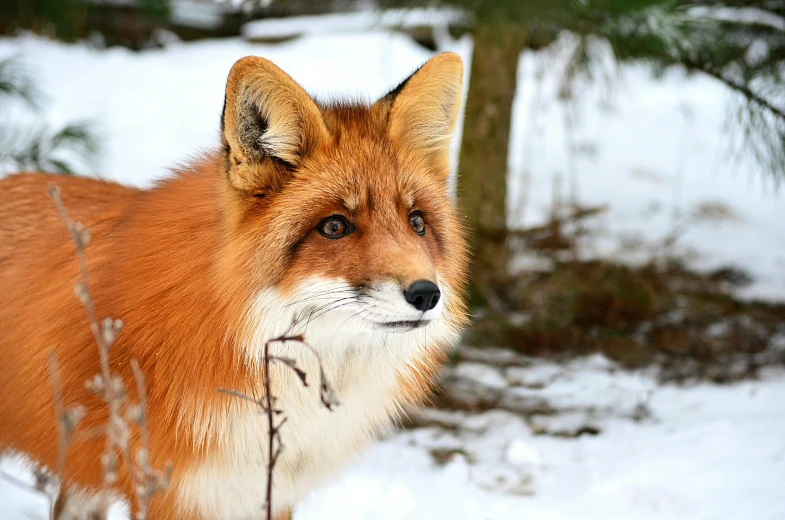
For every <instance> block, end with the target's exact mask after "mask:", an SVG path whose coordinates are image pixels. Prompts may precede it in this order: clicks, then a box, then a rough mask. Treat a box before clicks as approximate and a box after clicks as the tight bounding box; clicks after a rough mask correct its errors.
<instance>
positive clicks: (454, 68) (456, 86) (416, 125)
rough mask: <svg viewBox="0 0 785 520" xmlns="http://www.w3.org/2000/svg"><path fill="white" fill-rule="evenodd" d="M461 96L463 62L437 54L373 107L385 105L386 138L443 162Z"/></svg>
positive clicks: (447, 54) (447, 53)
mask: <svg viewBox="0 0 785 520" xmlns="http://www.w3.org/2000/svg"><path fill="white" fill-rule="evenodd" d="M462 94H463V62H462V61H461V58H460V57H459V56H458V55H457V54H455V53H452V52H444V53H441V54H437V55H436V56H434V57H433V58H431V59H430V60H428V61H427V62H425V64H424V65H423V66H422V67H420V68H419V69H418V70H417V71H416V72H414V74H412V75H411V76H409V77H408V78H407V79H406V80H404V81H403V82H402V83H401V84H400V85H398V86H397V87H396V88H395V89H393V90H392V91H391V92H390V93H388V94H387V95H386V96H384V97H383V98H381V99H380V100H379V101H377V103H376V104H377V105H382V106H384V105H386V106H387V108H388V110H389V112H388V118H387V120H388V130H389V133H390V138H391V139H392V140H394V141H397V142H399V143H401V144H402V145H403V146H405V147H408V148H410V149H414V150H418V151H420V152H423V153H425V154H428V155H431V154H438V155H442V156H443V157H444V158H445V159H446V154H447V151H448V148H449V146H450V141H451V140H452V136H453V131H454V130H455V123H456V121H457V120H458V114H459V112H460V107H461V99H462Z"/></svg>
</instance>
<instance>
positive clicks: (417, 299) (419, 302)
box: [403, 280, 442, 312]
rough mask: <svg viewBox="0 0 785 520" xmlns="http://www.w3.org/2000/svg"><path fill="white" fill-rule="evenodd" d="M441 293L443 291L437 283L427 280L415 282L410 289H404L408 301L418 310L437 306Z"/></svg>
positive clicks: (426, 309)
mask: <svg viewBox="0 0 785 520" xmlns="http://www.w3.org/2000/svg"><path fill="white" fill-rule="evenodd" d="M441 294H442V293H441V292H440V291H439V288H438V287H436V284H435V283H432V282H428V281H426V280H420V281H419V282H414V283H413V284H411V285H410V286H409V288H408V289H406V290H405V291H403V296H404V297H405V298H406V301H407V302H409V303H411V304H412V305H413V306H414V308H415V309H417V310H418V311H423V312H425V311H429V310H431V309H433V308H434V307H436V304H437V303H439V297H440V296H441Z"/></svg>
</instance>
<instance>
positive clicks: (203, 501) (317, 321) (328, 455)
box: [178, 281, 450, 520]
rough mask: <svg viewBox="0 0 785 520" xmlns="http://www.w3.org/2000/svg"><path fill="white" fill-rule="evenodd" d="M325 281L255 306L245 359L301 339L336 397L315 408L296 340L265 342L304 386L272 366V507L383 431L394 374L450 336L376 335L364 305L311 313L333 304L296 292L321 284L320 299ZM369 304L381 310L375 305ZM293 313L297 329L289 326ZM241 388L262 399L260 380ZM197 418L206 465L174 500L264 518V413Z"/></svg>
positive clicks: (434, 330)
mask: <svg viewBox="0 0 785 520" xmlns="http://www.w3.org/2000/svg"><path fill="white" fill-rule="evenodd" d="M324 285H325V282H323V281H320V282H318V284H315V283H313V282H312V283H311V284H310V285H309V286H308V287H306V288H303V289H301V290H300V291H299V292H298V294H297V295H295V296H290V297H289V298H287V299H286V300H283V299H281V298H280V297H278V296H277V295H276V294H275V293H274V292H272V291H266V292H265V293H263V294H261V295H260V296H259V297H258V298H257V300H256V302H255V304H254V306H253V308H252V313H251V316H252V317H251V326H250V327H249V337H248V340H247V342H246V344H245V348H244V356H245V359H246V362H248V360H251V361H250V362H253V363H258V360H259V359H261V357H262V356H261V352H262V349H263V347H264V343H265V342H266V341H268V340H269V339H271V338H274V337H278V336H280V335H284V334H299V333H304V334H305V338H306V340H307V341H308V343H309V344H311V345H313V346H314V347H315V348H316V349H317V350H318V351H319V353H320V355H321V357H322V363H323V368H324V371H325V373H326V374H327V377H328V379H329V381H330V382H331V383H332V385H333V387H334V389H335V391H336V394H337V397H338V399H339V400H340V401H341V404H340V405H339V406H338V407H336V408H335V409H334V410H333V411H329V410H327V409H326V408H325V407H324V406H323V405H322V403H321V401H320V399H319V393H318V379H319V367H318V363H317V361H316V357H315V356H314V355H313V354H312V353H311V352H310V351H308V350H307V349H306V348H305V347H303V346H302V345H300V344H298V343H297V342H289V343H286V344H284V345H281V344H277V343H271V354H273V355H279V356H285V357H290V358H294V359H296V360H297V363H298V366H299V367H300V368H302V369H303V370H304V371H305V372H306V374H307V376H308V380H309V382H310V383H311V384H310V385H309V387H307V388H303V386H302V384H301V383H300V382H299V380H298V379H297V378H296V376H295V375H294V374H293V373H292V372H291V371H290V370H289V369H288V368H286V367H284V366H283V365H281V364H280V363H274V364H273V365H272V367H271V378H270V379H271V382H272V384H273V386H274V388H273V392H272V393H273V395H274V396H275V397H276V398H277V399H278V401H277V403H276V407H277V408H278V409H281V410H283V412H284V416H285V417H286V418H287V421H286V424H285V425H284V426H283V427H282V429H281V430H280V439H281V442H282V444H283V451H282V454H281V456H280V458H279V459H278V462H277V464H276V466H275V469H274V474H273V485H274V491H273V506H274V509H275V510H281V509H284V508H288V507H291V506H293V505H294V504H295V503H296V502H297V501H299V500H300V499H301V498H302V497H303V495H304V494H305V493H306V492H308V491H309V490H310V489H312V488H313V487H314V486H317V485H319V484H322V483H324V482H325V481H326V480H327V479H328V478H329V477H330V476H332V475H334V474H335V473H336V471H337V470H339V469H340V468H341V467H343V466H344V465H345V464H346V463H347V462H349V461H351V459H352V458H353V456H354V455H356V454H357V453H358V451H359V450H360V449H361V448H362V447H363V446H364V445H366V444H367V443H368V442H369V441H370V440H372V439H373V438H374V436H375V435H376V434H377V433H378V432H379V431H380V429H382V428H384V427H386V426H387V425H389V424H390V419H391V417H392V416H394V415H395V413H396V412H397V410H398V406H399V403H400V390H399V389H398V387H397V385H398V384H399V378H400V377H402V376H403V377H405V374H406V373H407V369H408V370H411V368H410V367H411V363H412V361H413V360H414V359H415V358H416V357H418V356H419V355H421V354H423V353H424V352H425V351H426V349H428V348H429V345H431V346H432V345H433V344H434V340H442V341H443V340H444V339H445V336H449V335H450V332H449V331H448V330H445V328H444V327H443V326H440V321H439V320H438V319H435V320H434V321H432V322H431V324H429V325H428V326H426V327H422V328H419V329H415V330H412V331H409V332H404V333H400V332H396V333H383V332H379V331H377V330H375V329H374V328H373V327H371V326H369V325H368V322H366V321H363V319H362V317H361V314H362V304H357V305H354V306H353V305H348V306H343V305H342V306H341V309H339V310H336V311H335V312H327V313H324V314H321V315H319V316H316V314H315V313H313V308H314V305H317V306H319V307H321V306H323V305H329V304H330V300H329V299H328V300H327V302H326V303H325V302H324V301H321V300H323V299H324V298H321V299H317V300H316V301H313V300H314V299H313V298H311V299H308V298H306V297H305V296H303V295H304V294H305V295H307V294H309V291H310V293H313V292H314V289H313V287H318V288H319V293H318V294H320V295H321V294H325V292H324ZM341 294H342V293H340V292H335V291H334V292H333V294H332V296H329V297H326V298H332V299H333V300H335V299H337V298H340V297H341V296H340V295H341ZM304 299H305V300H304ZM293 302H297V304H294V303H293ZM305 302H307V304H306V303H305ZM304 305H305V307H304ZM366 305H367V304H366ZM374 305H375V307H378V306H379V303H378V301H376V302H375V303H374ZM309 309H310V312H311V316H310V317H309V318H308V319H307V320H303V319H302V317H303V316H304V314H303V312H305V311H308V310H309ZM438 312H441V309H438ZM358 316H359V317H358ZM437 316H438V314H437ZM298 317H299V318H300V323H299V324H298V325H296V326H295V327H294V328H292V323H293V320H294V321H297V319H298ZM431 348H432V347H431ZM246 391H248V392H250V393H253V394H255V395H257V396H262V395H264V394H263V391H262V388H261V381H260V383H259V388H251V389H246ZM203 422H204V424H195V425H194V432H195V434H196V435H197V436H204V437H205V438H208V437H210V434H209V433H207V432H206V431H205V429H207V428H212V429H214V430H217V435H214V436H213V437H214V438H215V439H216V441H215V442H212V443H210V444H209V453H210V455H209V457H208V459H207V461H206V463H205V464H203V465H201V466H200V467H199V468H197V469H195V470H193V471H192V472H191V473H190V474H188V475H187V476H186V477H185V478H184V479H183V480H182V481H181V483H180V485H179V488H178V492H179V496H180V499H181V503H182V504H183V505H185V506H186V507H187V508H189V509H192V510H194V511H198V512H199V513H200V514H201V515H202V516H204V517H206V518H213V519H216V520H217V519H237V520H243V519H248V520H251V519H256V518H262V517H263V513H264V500H265V489H266V484H267V439H268V435H267V419H266V416H264V415H262V414H260V413H259V411H258V410H257V409H255V408H254V407H253V405H249V404H247V403H244V402H238V403H237V405H236V406H234V407H233V408H232V409H231V410H229V411H228V412H224V413H222V414H218V413H216V412H213V413H210V414H209V420H206V421H203Z"/></svg>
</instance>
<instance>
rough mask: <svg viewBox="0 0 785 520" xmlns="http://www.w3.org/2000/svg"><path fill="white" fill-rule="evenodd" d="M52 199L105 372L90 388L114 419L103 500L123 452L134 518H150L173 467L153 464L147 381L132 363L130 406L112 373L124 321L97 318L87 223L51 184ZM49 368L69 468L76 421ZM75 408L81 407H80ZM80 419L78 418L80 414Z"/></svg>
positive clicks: (108, 425)
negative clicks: (136, 440)
mask: <svg viewBox="0 0 785 520" xmlns="http://www.w3.org/2000/svg"><path fill="white" fill-rule="evenodd" d="M49 196H50V197H51V199H52V200H53V201H54V204H55V207H56V208H57V212H58V213H59V215H60V218H61V219H62V221H63V222H64V223H65V225H66V228H67V229H68V231H69V233H70V234H71V239H72V241H73V243H74V246H75V248H76V256H77V261H78V264H79V271H80V280H79V281H77V282H76V284H75V285H74V292H75V293H76V297H77V298H78V299H79V302H80V303H81V304H82V306H83V307H84V308H85V311H86V312H87V317H88V321H89V323H90V330H91V331H92V333H93V336H94V337H95V341H96V344H97V345H98V355H99V359H100V364H101V373H100V374H97V375H96V376H95V377H93V379H91V380H89V381H87V384H86V386H87V388H88V390H90V391H91V392H93V393H95V394H96V395H98V396H100V397H101V398H102V399H103V400H104V402H105V403H106V405H107V408H108V411H109V418H108V420H107V423H106V427H105V429H104V435H105V448H104V453H103V455H102V456H101V464H102V466H103V487H104V492H105V493H104V496H105V497H108V496H109V495H110V494H109V493H108V491H109V489H110V488H111V486H112V485H114V483H115V482H116V481H117V469H118V466H119V462H120V460H119V459H118V456H117V454H118V453H119V454H120V459H121V460H122V461H123V463H124V464H125V465H126V467H127V469H128V473H129V475H130V477H131V480H132V483H133V487H134V492H135V495H136V508H137V516H136V519H134V520H145V519H146V518H147V515H148V513H149V509H150V500H151V498H152V496H153V495H154V494H155V493H156V492H158V491H160V490H162V489H164V488H166V486H167V485H168V483H169V479H170V477H171V472H172V465H171V463H169V462H168V463H167V465H166V468H165V470H164V471H163V472H161V471H157V470H154V469H153V468H152V467H151V466H150V460H149V459H150V455H149V454H150V437H149V431H148V425H147V398H146V392H145V379H144V374H143V373H142V371H141V369H140V367H139V363H138V362H137V360H136V359H132V360H131V368H132V370H133V373H134V378H135V379H136V387H137V399H138V403H131V402H129V400H128V395H127V393H126V389H125V384H124V382H123V380H122V379H121V378H120V377H119V376H117V375H115V374H112V372H111V369H110V365H109V350H110V349H111V348H112V346H113V345H114V344H115V342H116V341H117V338H118V336H119V335H120V332H121V330H122V326H123V323H122V321H120V320H113V319H111V318H105V319H104V320H102V321H100V322H99V320H98V316H97V313H96V311H95V305H94V303H93V298H92V294H91V292H90V279H89V275H88V268H87V259H86V255H85V248H86V247H87V244H88V243H89V241H90V232H89V229H88V228H86V227H85V226H84V225H83V224H82V223H80V222H74V221H73V220H72V219H71V216H70V215H69V213H68V211H67V210H66V208H65V205H64V204H63V201H62V198H61V196H60V190H59V189H58V188H57V186H55V185H50V187H49ZM50 370H51V371H52V374H53V375H52V384H53V388H54V389H55V409H56V411H57V414H58V417H59V418H60V421H59V422H60V423H61V447H60V448H61V449H60V457H61V459H60V460H61V461H63V462H62V464H64V460H65V457H64V455H63V453H64V451H65V450H66V449H67V445H68V442H70V440H71V438H72V436H73V428H75V423H74V422H73V419H74V417H70V416H68V415H67V414H68V412H69V411H68V410H65V411H63V410H64V406H63V404H62V399H61V398H58V396H57V394H58V392H59V390H60V382H59V378H58V377H57V375H56V359H55V361H54V364H53V362H52V360H51V359H50ZM76 410H79V409H78V408H77V409H76ZM71 415H73V412H71ZM76 416H77V417H78V414H77V415H76ZM72 423H73V424H72ZM132 425H135V426H136V428H137V429H138V431H139V434H140V443H141V446H140V448H139V449H138V450H137V452H136V454H135V455H136V456H135V457H133V456H132V453H131V437H132ZM64 446H65V447H64ZM106 505H108V504H106Z"/></svg>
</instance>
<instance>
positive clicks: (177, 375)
mask: <svg viewBox="0 0 785 520" xmlns="http://www.w3.org/2000/svg"><path fill="white" fill-rule="evenodd" d="M462 76H463V65H462V63H461V60H460V58H459V57H458V56H457V55H455V54H452V53H443V54H439V55H437V56H435V57H433V58H432V59H430V60H429V61H427V62H426V63H425V64H424V65H423V66H422V67H421V68H420V69H418V70H417V71H416V72H415V73H414V74H412V75H411V76H410V77H409V78H408V79H406V80H405V81H403V82H402V83H401V84H400V85H399V86H398V87H397V88H395V89H393V90H392V91H391V92H390V93H389V94H387V95H385V96H384V97H382V98H381V99H379V100H378V101H376V102H374V103H371V104H362V103H341V102H338V103H330V104H325V103H317V102H316V101H314V100H313V99H312V98H311V97H309V96H308V94H306V92H305V91H304V90H303V89H302V88H301V87H300V86H299V85H298V84H297V83H296V82H295V81H294V80H293V79H292V78H291V77H289V76H288V75H287V74H286V73H285V72H283V71H282V70H281V69H279V68H278V67H277V66H275V65H274V64H272V63H271V62H269V61H267V60H265V59H263V58H259V57H246V58H243V59H241V60H239V61H238V62H237V63H235V65H234V66H233V67H232V69H231V71H230V73H229V77H228V80H227V86H226V94H225V101H224V109H223V114H222V117H221V141H222V148H220V149H218V150H216V152H215V153H213V154H210V155H206V156H204V157H202V158H201V159H198V160H196V161H194V162H193V163H192V164H191V165H190V166H188V167H185V168H183V169H180V170H179V171H177V172H176V174H175V175H174V176H172V177H171V178H168V179H166V180H163V181H161V182H159V183H158V184H157V185H156V186H155V187H153V188H151V189H148V190H140V189H134V188H130V187H126V186H122V185H119V184H115V183H111V182H105V181H101V180H93V179H87V178H78V177H59V176H58V177H54V176H48V175H43V174H37V173H24V174H17V175H12V176H9V177H7V178H4V179H2V180H0V295H2V299H3V303H2V305H0V356H1V361H0V452H7V453H18V454H22V455H23V456H25V457H27V458H29V459H30V460H32V461H33V462H34V463H36V464H40V465H41V466H42V467H43V468H49V469H52V468H53V467H54V466H55V464H56V458H57V446H58V434H57V422H56V418H55V410H54V405H53V397H52V391H51V384H50V381H49V372H48V368H47V366H48V365H47V358H48V356H49V354H50V352H52V351H54V352H55V353H56V355H57V357H58V359H59V362H60V369H59V373H60V379H61V386H62V388H63V399H64V403H65V404H66V405H67V406H72V405H75V404H81V405H83V406H85V407H86V411H87V413H86V416H85V418H84V420H83V421H82V422H81V423H80V425H79V428H80V429H84V430H85V431H90V430H91V429H93V430H95V429H97V428H99V427H100V426H101V425H103V424H105V422H106V420H107V413H108V412H107V410H106V406H105V404H104V403H102V401H101V400H100V399H99V398H98V397H97V396H95V395H94V394H92V393H90V392H88V391H87V390H86V389H85V381H87V380H88V379H91V378H92V377H93V376H94V375H95V374H98V373H100V371H101V370H100V366H99V356H98V353H97V348H96V345H95V341H94V339H93V337H92V334H91V331H90V328H89V325H88V321H87V316H86V314H85V311H84V309H83V308H82V307H81V304H80V302H79V301H78V300H77V298H75V297H74V291H73V286H74V283H75V282H76V281H77V280H78V278H79V269H78V264H77V261H76V256H75V249H74V244H73V243H72V242H71V241H70V238H69V234H68V231H67V230H66V227H65V226H64V224H63V222H62V221H61V219H60V218H59V217H58V214H57V211H56V208H55V206H54V205H53V203H52V201H51V200H49V199H48V197H47V187H48V185H49V184H50V183H54V184H56V185H57V186H58V187H59V189H60V192H61V194H62V195H61V196H62V200H63V202H64V203H65V205H66V206H67V208H68V209H69V211H70V212H71V214H72V215H73V217H74V220H78V221H81V222H83V223H84V224H85V225H86V226H88V227H89V228H90V230H91V235H92V237H93V239H92V241H91V242H90V245H89V246H88V247H87V249H86V255H87V264H88V271H89V275H90V281H91V291H92V294H93V300H94V305H95V308H96V310H97V313H98V314H99V318H101V317H103V316H110V317H112V318H115V319H120V320H122V321H123V322H124V323H125V327H124V329H123V332H122V334H121V335H120V337H119V340H118V342H117V343H116V344H115V345H114V346H113V347H112V350H111V352H110V357H111V358H110V361H111V366H112V370H113V372H115V373H117V374H119V375H121V376H122V377H123V378H124V380H125V381H129V382H132V381H133V374H132V371H131V368H130V367H129V364H130V362H131V360H132V359H136V360H138V362H139V364H140V366H141V369H142V371H143V373H144V374H145V376H146V379H147V400H148V413H149V420H148V425H149V431H150V459H151V461H152V466H154V467H157V468H162V467H163V466H164V465H165V463H166V461H171V462H172V463H173V467H174V471H173V474H172V478H171V482H170V485H169V486H168V487H167V489H166V490H165V491H164V492H162V493H160V494H158V495H156V496H155V497H154V498H153V500H152V504H151V509H150V513H149V518H151V519H153V520H188V519H194V520H196V519H202V520H219V519H220V520H236V519H252V518H261V517H262V514H263V508H264V498H265V486H266V480H267V473H266V469H267V466H266V461H267V457H268V454H267V453H266V443H265V442H264V440H265V439H266V436H267V429H266V422H265V421H264V420H263V418H262V417H260V415H259V413H258V410H257V409H256V407H255V406H254V404H253V403H248V402H246V401H243V400H241V399H237V398H236V397H232V396H229V395H225V394H222V393H219V392H218V389H219V388H230V389H236V390H238V391H240V392H244V393H246V394H248V395H259V394H260V392H261V391H262V388H263V386H261V385H262V381H261V374H262V370H261V365H262V358H263V356H262V350H263V347H264V344H265V343H266V342H267V340H269V339H271V338H275V337H277V336H279V335H282V334H284V333H291V334H304V337H305V339H306V341H308V343H309V344H311V345H313V347H314V348H316V349H317V350H318V352H319V353H320V354H321V357H322V358H323V366H324V370H325V373H326V374H328V377H329V378H330V379H331V382H332V383H333V387H334V390H335V393H336V394H337V397H338V399H339V400H340V401H341V405H340V406H339V407H337V408H336V409H335V410H334V411H328V410H326V409H324V407H322V406H321V404H320V402H319V398H318V393H317V392H318V390H317V389H314V388H312V387H308V388H303V387H302V386H301V385H300V384H299V382H298V381H297V380H296V376H295V375H294V374H292V373H291V372H290V371H288V370H287V369H286V367H282V366H278V365H272V366H271V376H270V382H271V384H272V386H273V389H274V390H273V394H274V395H276V396H277V397H278V401H277V402H276V406H277V407H278V408H280V409H282V410H284V411H285V413H286V416H287V418H288V421H287V423H286V425H285V426H284V428H283V429H282V431H281V438H282V442H283V444H284V445H285V448H284V450H283V452H282V454H281V457H280V459H279V460H278V463H277V465H276V466H275V474H274V479H273V482H274V489H275V500H274V504H275V511H274V515H277V516H279V517H280V518H289V517H290V515H291V509H292V507H293V506H295V505H296V503H297V502H298V501H299V500H300V499H301V498H302V497H303V495H304V494H305V493H306V492H307V491H308V490H310V489H312V488H313V487H314V486H317V485H319V484H321V483H324V482H325V479H326V478H327V477H329V476H331V475H333V474H334V473H335V472H336V471H337V470H338V469H340V468H341V466H343V465H345V464H346V463H347V462H348V461H350V460H351V458H352V457H353V456H354V455H356V454H357V453H358V451H359V449H360V448H362V447H363V446H364V445H366V444H367V443H368V442H370V441H371V440H372V439H373V437H374V436H375V435H377V434H378V433H379V432H380V431H381V430H383V429H384V428H386V427H388V426H389V424H390V423H391V422H392V420H393V419H394V418H395V417H396V415H397V414H399V412H400V411H401V409H402V407H403V406H405V405H409V404H416V403H418V402H420V401H421V400H422V399H423V398H424V397H425V396H426V395H427V392H428V389H429V385H430V383H431V381H432V378H433V377H434V375H435V372H436V370H437V369H438V366H439V363H440V362H441V360H442V358H443V357H444V354H445V352H446V350H447V348H448V347H449V346H450V345H451V344H452V343H454V342H455V341H456V340H457V338H458V335H459V334H460V332H461V330H462V329H463V327H464V326H465V325H466V323H467V310H466V307H465V303H464V292H465V285H466V272H467V262H468V257H467V245H466V240H465V232H464V228H463V225H462V220H461V218H460V217H459V214H458V212H457V210H456V209H455V207H454V203H453V202H452V200H451V197H450V196H449V194H448V184H447V180H448V174H449V164H448V163H449V144H450V141H451V138H452V135H453V131H454V127H455V124H456V119H457V116H458V114H459V110H460V104H461V99H462ZM271 348H272V350H273V352H274V354H276V355H283V356H287V357H291V358H295V359H296V360H297V362H298V364H299V365H300V366H301V367H302V368H303V369H304V370H305V372H306V373H308V374H309V375H312V374H315V373H316V374H318V365H317V364H316V361H315V360H314V357H313V356H312V355H310V353H309V352H307V351H305V350H304V349H302V348H298V346H297V345H295V344H289V343H287V344H284V345H274V346H273V347H271ZM312 377H313V376H312ZM132 386H133V385H132V384H131V385H129V392H130V391H131V390H130V388H131V387H132ZM104 442H105V440H104V439H103V438H101V437H100V436H99V437H96V436H95V435H93V436H90V435H84V436H81V437H80V436H78V435H77V437H76V438H75V439H74V441H73V442H72V443H71V445H70V446H69V448H68V454H67V459H66V464H65V470H64V473H63V474H62V476H61V486H60V493H61V494H60V499H59V500H58V502H59V503H61V504H62V503H65V504H66V505H68V506H69V507H60V509H59V511H60V513H59V516H60V519H63V518H70V517H69V516H68V515H69V513H68V511H70V510H74V509H75V510H82V511H85V510H86V509H85V508H87V509H89V508H90V507H93V508H96V507H97V508H101V507H103V506H96V505H95V504H104V503H106V501H105V500H98V499H97V497H100V495H101V493H102V492H101V489H102V488H101V482H102V467H101V462H100V456H101V453H102V452H103V449H104ZM131 486H132V482H131V478H130V477H129V475H128V472H127V470H124V469H123V468H122V467H121V468H120V470H119V473H118V481H117V484H116V486H115V489H116V491H117V493H118V494H119V495H120V496H117V497H113V498H119V499H123V500H127V501H129V502H130V503H131V506H130V507H131V514H132V518H136V517H135V514H136V513H135V505H134V504H133V500H132V499H131V497H133V490H132V487H131ZM105 498H106V497H104V499H105ZM91 504H92V505H91ZM70 506H73V507H70ZM80 508H81V509H80ZM103 514H104V512H103V511H88V512H87V513H85V516H84V517H85V518H102V517H103V516H102V515H103ZM60 519H58V520H60Z"/></svg>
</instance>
